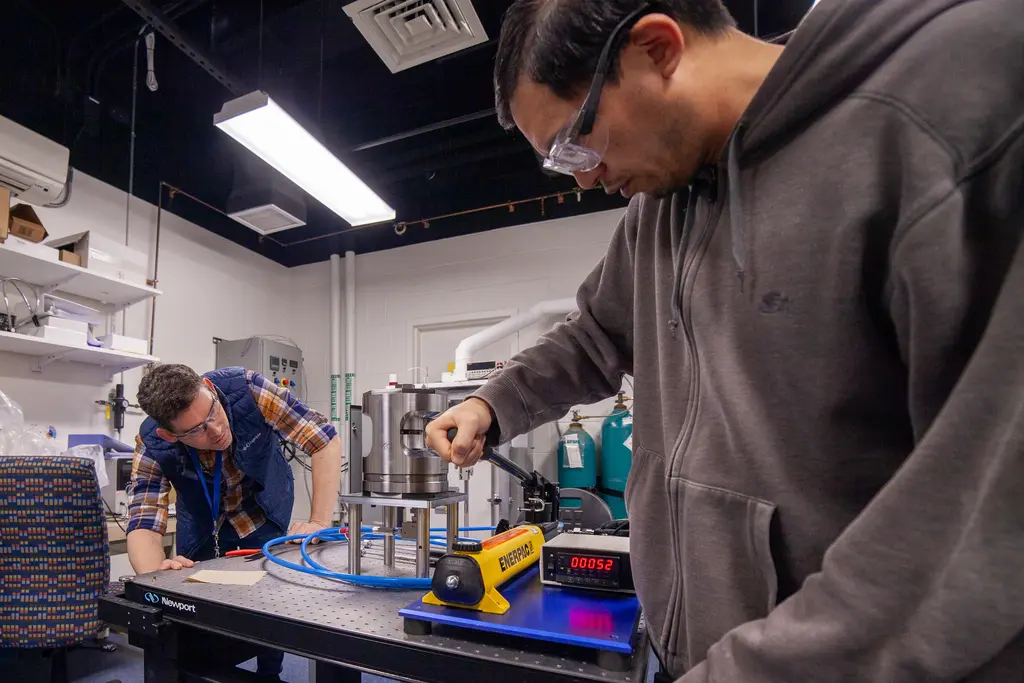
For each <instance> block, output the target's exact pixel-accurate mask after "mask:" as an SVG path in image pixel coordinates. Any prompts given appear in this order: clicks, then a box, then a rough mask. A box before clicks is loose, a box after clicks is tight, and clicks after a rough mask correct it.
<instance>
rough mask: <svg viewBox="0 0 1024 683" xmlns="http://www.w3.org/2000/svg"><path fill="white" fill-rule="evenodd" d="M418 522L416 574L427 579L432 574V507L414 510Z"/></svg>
mask: <svg viewBox="0 0 1024 683" xmlns="http://www.w3.org/2000/svg"><path fill="white" fill-rule="evenodd" d="M412 516H413V520H414V521H415V522H416V576H418V577H419V578H421V579H425V578H427V577H429V576H430V508H418V509H414V510H413V511H412Z"/></svg>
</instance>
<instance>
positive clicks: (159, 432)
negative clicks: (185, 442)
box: [156, 427, 178, 443]
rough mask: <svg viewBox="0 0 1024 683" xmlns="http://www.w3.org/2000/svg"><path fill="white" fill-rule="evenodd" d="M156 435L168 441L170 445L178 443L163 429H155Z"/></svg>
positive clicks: (174, 437) (172, 435)
mask: <svg viewBox="0 0 1024 683" xmlns="http://www.w3.org/2000/svg"><path fill="white" fill-rule="evenodd" d="M156 435H157V436H159V437H160V438H161V439H163V440H164V441H169V442H171V443H178V437H176V436H174V434H171V433H170V432H169V431H167V430H166V429H164V428H163V427H157V428H156Z"/></svg>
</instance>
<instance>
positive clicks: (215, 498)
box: [188, 448, 223, 535]
mask: <svg viewBox="0 0 1024 683" xmlns="http://www.w3.org/2000/svg"><path fill="white" fill-rule="evenodd" d="M188 453H189V455H191V456H192V464H193V465H195V468H196V474H197V475H199V483H200V485H201V486H202V487H203V495H204V496H206V502H207V503H208V504H209V505H210V514H211V515H212V517H213V533H214V534H215V535H216V533H217V518H218V517H220V473H221V464H222V462H223V451H217V464H216V465H215V469H214V471H213V493H212V495H211V493H210V491H208V490H207V489H206V477H205V476H203V468H202V467H201V466H200V464H199V454H198V453H196V449H194V448H190V449H188Z"/></svg>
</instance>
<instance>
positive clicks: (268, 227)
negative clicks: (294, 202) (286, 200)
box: [228, 204, 306, 235]
mask: <svg viewBox="0 0 1024 683" xmlns="http://www.w3.org/2000/svg"><path fill="white" fill-rule="evenodd" d="M228 215H229V216H231V217H232V218H234V219H235V220H236V221H238V222H239V223H241V224H242V225H247V226H249V227H250V228H252V229H253V230H255V231H256V232H258V233H260V234H261V235H269V234H270V233H272V232H279V231H281V230H287V229H289V228H297V227H299V226H300V225H305V224H306V223H305V221H302V220H299V219H298V218H296V217H295V216H293V215H291V214H290V213H288V212H287V211H285V210H284V209H282V208H281V207H279V206H276V205H274V204H265V205H263V206H254V207H252V208H249V209H245V210H243V211H236V212H235V213H230V214H228Z"/></svg>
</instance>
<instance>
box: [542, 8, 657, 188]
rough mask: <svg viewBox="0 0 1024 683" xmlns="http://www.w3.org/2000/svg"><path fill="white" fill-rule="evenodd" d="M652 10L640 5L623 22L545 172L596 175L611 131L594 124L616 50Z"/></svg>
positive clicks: (550, 153) (555, 145) (561, 133)
mask: <svg viewBox="0 0 1024 683" xmlns="http://www.w3.org/2000/svg"><path fill="white" fill-rule="evenodd" d="M650 9H651V4H650V3H644V4H642V5H640V7H638V8H637V9H635V10H633V11H632V12H630V13H629V14H628V15H627V16H626V18H625V19H623V20H622V21H620V22H619V23H618V25H617V26H616V27H615V29H614V30H613V31H612V34H611V35H610V36H608V40H607V41H606V42H605V44H604V48H603V49H602V50H601V56H600V57H599V58H598V61H597V69H596V71H595V73H594V79H593V80H592V81H591V83H590V89H589V90H588V91H587V97H586V98H585V99H584V100H583V104H582V105H581V106H580V108H579V110H578V111H577V112H576V114H575V115H574V116H573V117H572V119H571V120H570V121H569V122H568V123H567V124H566V125H565V126H563V127H562V129H561V130H560V131H559V132H558V133H557V134H556V135H555V139H554V141H553V142H552V144H551V149H550V150H549V151H548V155H547V157H545V158H544V164H543V165H544V168H546V169H548V170H549V171H555V172H556V173H563V174H565V175H573V174H574V173H587V172H589V171H593V170H594V169H595V168H597V167H598V165H599V164H600V163H601V160H602V159H603V158H604V154H605V152H607V151H608V129H607V128H605V129H603V130H601V131H597V132H595V131H594V120H595V119H596V118H597V109H598V107H599V105H600V104H601V91H602V90H604V84H605V81H606V80H607V78H608V71H609V68H610V66H611V56H612V50H613V49H615V48H616V47H617V46H618V45H619V38H620V37H621V35H622V33H623V31H626V30H628V29H631V28H632V27H633V25H634V24H635V23H636V22H638V21H640V18H641V17H643V16H644V15H645V14H647V13H648V12H649V11H650Z"/></svg>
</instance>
